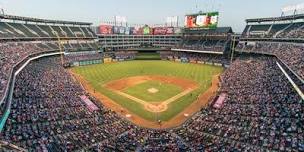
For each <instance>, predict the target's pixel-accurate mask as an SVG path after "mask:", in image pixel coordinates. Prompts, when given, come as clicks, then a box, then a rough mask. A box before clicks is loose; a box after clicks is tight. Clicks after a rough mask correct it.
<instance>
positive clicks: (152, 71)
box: [72, 60, 223, 121]
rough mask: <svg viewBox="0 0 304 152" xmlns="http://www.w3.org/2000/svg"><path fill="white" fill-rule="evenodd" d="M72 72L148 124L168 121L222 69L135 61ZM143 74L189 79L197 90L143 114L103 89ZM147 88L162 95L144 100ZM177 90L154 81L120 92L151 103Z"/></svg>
mask: <svg viewBox="0 0 304 152" xmlns="http://www.w3.org/2000/svg"><path fill="white" fill-rule="evenodd" d="M72 71H73V72H75V73H77V74H79V75H81V76H82V77H83V78H85V79H86V80H87V81H88V83H89V85H91V86H92V87H93V88H94V89H95V90H96V91H99V92H100V93H102V94H103V95H105V96H107V97H109V98H111V99H112V100H113V101H115V102H117V103H118V104H120V105H121V106H123V107H125V108H126V109H128V110H129V111H131V112H133V113H135V114H137V115H138V116H140V117H142V118H144V119H146V120H150V121H157V120H162V121H168V120H170V119H171V118H173V117H174V116H176V115H177V114H178V113H180V112H181V111H182V110H184V109H185V108H186V107H187V106H189V105H190V104H191V103H193V102H194V101H195V100H196V99H197V97H198V96H199V95H200V94H201V93H203V92H205V91H206V90H207V89H208V88H209V87H210V86H211V80H212V76H214V75H217V74H220V73H221V72H223V68H222V67H218V66H212V65H201V64H190V63H176V62H170V61H136V60H135V61H126V62H118V63H111V64H96V65H89V66H82V67H74V68H73V69H72ZM143 75H162V76H175V77H180V78H184V79H190V80H193V81H195V82H197V83H198V85H199V88H198V89H196V90H194V91H193V92H191V93H190V94H187V95H185V96H183V97H181V98H179V99H177V100H176V101H174V102H172V103H170V104H169V105H168V110H166V111H164V112H160V113H157V114H156V113H153V112H149V111H147V110H146V109H145V108H144V106H143V105H142V104H140V103H137V102H134V101H133V100H131V99H128V98H126V97H123V96H120V95H118V94H116V93H115V92H112V91H111V90H108V89H106V88H105V87H104V86H103V85H104V84H106V83H108V82H111V81H113V80H118V79H122V78H126V77H132V76H143ZM141 88H142V89H141ZM149 88H156V89H158V91H159V92H160V90H162V91H161V92H162V93H161V94H159V95H158V97H148V96H149V95H148V94H149V93H148V92H147V89H149ZM179 89H181V88H179V87H177V86H174V85H173V86H172V85H168V84H166V85H164V86H163V87H162V86H161V87H160V85H159V84H158V83H157V82H146V83H143V84H142V85H141V84H139V85H136V86H134V87H131V88H130V87H129V88H126V89H125V90H124V92H127V93H129V94H130V95H131V94H132V95H133V96H135V97H137V98H141V99H142V98H143V99H145V100H146V101H154V100H156V99H158V100H161V99H166V98H167V99H168V98H170V96H174V95H176V94H178V93H179V92H180V90H179ZM137 90H138V92H137ZM171 90H172V92H171ZM167 93H168V94H167ZM156 94H157V93H156Z"/></svg>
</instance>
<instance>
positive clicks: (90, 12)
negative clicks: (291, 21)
mask: <svg viewBox="0 0 304 152" xmlns="http://www.w3.org/2000/svg"><path fill="white" fill-rule="evenodd" d="M300 3H304V0H0V5H1V7H2V8H3V9H4V11H5V13H6V14H10V15H18V16H27V17H36V18H44V19H56V20H68V21H84V22H90V23H93V24H94V25H99V24H100V23H101V22H102V21H110V20H113V19H114V16H116V15H119V16H126V18H127V20H128V22H129V23H132V24H150V25H151V24H164V23H165V21H166V17H169V16H179V19H180V23H181V24H183V23H184V21H183V20H184V16H185V14H190V13H197V12H199V11H203V12H208V11H219V12H220V16H219V26H231V27H232V28H233V30H234V31H235V32H241V31H242V30H243V29H244V27H245V25H246V23H245V19H247V18H257V17H272V16H280V15H281V8H282V7H284V6H287V5H294V4H300Z"/></svg>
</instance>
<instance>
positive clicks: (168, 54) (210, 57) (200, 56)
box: [160, 51, 228, 64]
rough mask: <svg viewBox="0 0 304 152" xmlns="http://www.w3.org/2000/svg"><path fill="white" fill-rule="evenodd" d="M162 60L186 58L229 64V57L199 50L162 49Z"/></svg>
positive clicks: (202, 61) (189, 60)
mask: <svg viewBox="0 0 304 152" xmlns="http://www.w3.org/2000/svg"><path fill="white" fill-rule="evenodd" d="M160 57H161V59H162V60H176V59H186V60H187V62H191V63H205V64H206V63H212V64H214V63H218V64H228V60H227V58H225V57H224V56H223V55H221V54H219V55H218V54H206V53H198V52H180V51H160Z"/></svg>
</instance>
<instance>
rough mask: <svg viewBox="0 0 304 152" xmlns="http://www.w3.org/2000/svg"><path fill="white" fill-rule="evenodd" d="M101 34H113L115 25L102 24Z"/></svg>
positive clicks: (100, 27)
mask: <svg viewBox="0 0 304 152" xmlns="http://www.w3.org/2000/svg"><path fill="white" fill-rule="evenodd" d="M99 34H105V35H106V34H113V27H112V26H111V25H100V26H99Z"/></svg>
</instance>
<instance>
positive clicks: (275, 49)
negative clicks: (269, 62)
mask: <svg viewBox="0 0 304 152" xmlns="http://www.w3.org/2000/svg"><path fill="white" fill-rule="evenodd" d="M237 49H238V51H241V52H257V53H265V54H272V55H276V56H277V57H278V58H280V59H281V60H282V61H284V62H285V63H286V64H287V65H288V66H289V67H290V68H291V69H292V70H294V71H295V72H296V73H297V74H298V75H299V76H300V77H301V78H302V79H304V46H303V44H298V43H278V42H251V43H250V42H248V43H247V45H246V44H245V43H240V44H239V45H238V47H237Z"/></svg>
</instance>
